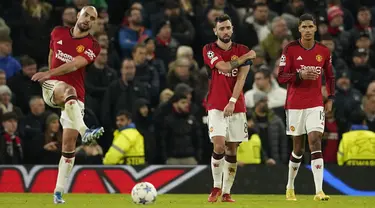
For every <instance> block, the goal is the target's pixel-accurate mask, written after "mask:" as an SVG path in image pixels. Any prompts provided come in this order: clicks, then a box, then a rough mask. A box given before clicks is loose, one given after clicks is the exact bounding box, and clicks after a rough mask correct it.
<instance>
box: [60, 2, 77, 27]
mask: <svg viewBox="0 0 375 208" xmlns="http://www.w3.org/2000/svg"><path fill="white" fill-rule="evenodd" d="M61 19H62V25H63V26H65V27H73V26H74V25H75V24H76V22H77V10H76V9H75V8H74V7H72V6H68V7H65V8H64V11H63V13H62V17H61Z"/></svg>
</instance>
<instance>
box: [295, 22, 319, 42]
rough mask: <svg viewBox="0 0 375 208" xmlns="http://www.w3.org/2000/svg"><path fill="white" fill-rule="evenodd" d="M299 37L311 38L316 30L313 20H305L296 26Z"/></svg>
mask: <svg viewBox="0 0 375 208" xmlns="http://www.w3.org/2000/svg"><path fill="white" fill-rule="evenodd" d="M298 30H299V32H300V33H301V37H302V39H304V40H313V39H314V35H315V32H316V26H315V24H314V22H313V21H311V20H305V21H303V22H302V23H301V24H300V26H299V27H298Z"/></svg>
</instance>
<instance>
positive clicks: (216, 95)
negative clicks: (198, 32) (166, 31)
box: [203, 14, 256, 202]
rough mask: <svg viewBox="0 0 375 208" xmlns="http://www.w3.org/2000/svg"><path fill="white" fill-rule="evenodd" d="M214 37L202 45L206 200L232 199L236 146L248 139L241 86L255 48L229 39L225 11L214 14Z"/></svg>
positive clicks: (230, 28)
mask: <svg viewBox="0 0 375 208" xmlns="http://www.w3.org/2000/svg"><path fill="white" fill-rule="evenodd" d="M213 30H214V33H215V35H216V36H217V37H218V38H217V41H216V42H214V43H210V44H207V45H205V46H204V48H203V58H204V63H205V64H206V65H208V66H209V67H210V71H209V78H210V82H209V92H208V95H207V103H206V104H207V105H206V107H207V110H208V127H209V131H210V132H209V134H210V138H211V142H212V143H213V147H214V150H213V153H212V158H211V168H212V177H213V181H214V184H213V189H212V191H211V194H210V196H209V197H208V201H209V202H216V201H217V200H218V198H219V197H220V196H221V195H222V201H223V202H234V200H233V199H232V198H231V195H230V190H231V188H232V185H233V181H234V178H235V175H236V170H237V157H236V153H237V147H238V145H239V143H241V142H242V141H244V140H247V139H248V133H247V121H246V115H245V112H246V106H245V101H244V97H243V92H242V89H243V86H244V83H245V80H246V76H247V74H248V72H249V69H250V65H251V63H252V62H251V59H254V58H255V56H256V54H255V52H254V51H249V49H248V48H247V47H246V46H244V45H241V44H237V43H234V42H232V41H231V38H232V34H233V26H232V22H231V19H230V17H229V16H228V15H226V14H224V15H221V16H219V17H217V18H216V23H215V27H214V29H213Z"/></svg>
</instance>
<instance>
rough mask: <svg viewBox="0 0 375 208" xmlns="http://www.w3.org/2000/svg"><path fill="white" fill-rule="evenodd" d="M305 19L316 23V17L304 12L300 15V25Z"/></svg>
mask: <svg viewBox="0 0 375 208" xmlns="http://www.w3.org/2000/svg"><path fill="white" fill-rule="evenodd" d="M303 21H312V22H313V23H314V25H316V20H315V17H314V16H313V15H311V14H308V13H306V14H303V15H301V16H300V17H299V22H298V25H301V23H302V22H303Z"/></svg>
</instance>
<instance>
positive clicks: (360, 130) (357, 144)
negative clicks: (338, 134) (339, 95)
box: [337, 110, 375, 166]
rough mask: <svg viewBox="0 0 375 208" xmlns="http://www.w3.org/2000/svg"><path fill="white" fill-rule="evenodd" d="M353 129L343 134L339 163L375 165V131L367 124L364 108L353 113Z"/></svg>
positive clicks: (338, 156) (338, 155) (338, 153)
mask: <svg viewBox="0 0 375 208" xmlns="http://www.w3.org/2000/svg"><path fill="white" fill-rule="evenodd" d="M351 123H352V126H351V130H350V131H349V132H347V133H345V134H343V136H342V139H341V141H340V147H339V151H338V152H337V163H338V164H339V165H347V166H373V163H374V161H375V150H374V143H375V133H374V132H373V131H371V130H369V129H368V126H367V125H366V114H365V113H364V112H363V111H362V110H356V111H353V113H352V114H351Z"/></svg>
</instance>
